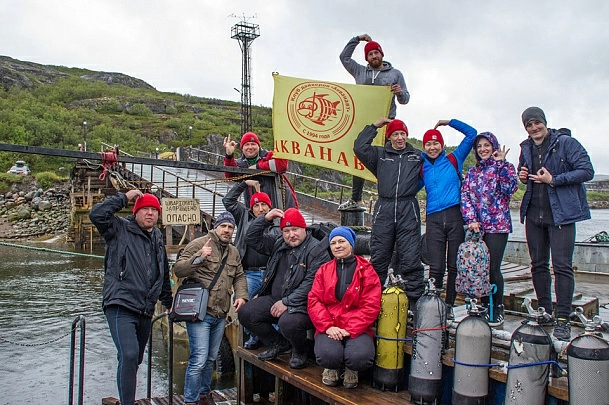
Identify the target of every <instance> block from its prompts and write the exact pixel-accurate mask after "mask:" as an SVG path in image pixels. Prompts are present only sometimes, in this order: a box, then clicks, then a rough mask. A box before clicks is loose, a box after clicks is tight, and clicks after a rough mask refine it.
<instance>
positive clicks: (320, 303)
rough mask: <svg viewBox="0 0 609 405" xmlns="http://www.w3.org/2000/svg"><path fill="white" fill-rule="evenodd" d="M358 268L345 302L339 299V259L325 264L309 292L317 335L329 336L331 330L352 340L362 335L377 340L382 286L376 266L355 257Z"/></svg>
mask: <svg viewBox="0 0 609 405" xmlns="http://www.w3.org/2000/svg"><path fill="white" fill-rule="evenodd" d="M355 258H356V260H357V264H356V267H355V273H354V274H353V281H352V282H351V285H349V288H347V291H346V292H345V295H344V296H343V300H342V301H338V299H337V298H336V295H335V290H336V283H337V282H338V276H337V274H336V262H337V261H336V259H334V260H331V261H329V262H326V263H324V264H323V265H322V266H321V267H320V268H319V270H317V273H316V274H315V280H314V281H313V286H312V287H311V291H310V292H309V302H308V310H309V317H310V318H311V321H313V325H315V329H316V332H315V334H317V333H325V332H326V330H328V328H329V327H331V326H337V327H339V328H342V329H345V330H347V331H348V332H349V333H350V334H351V337H352V338H355V337H358V336H359V335H361V334H362V333H367V334H369V335H370V336H374V330H373V328H372V324H373V323H374V321H375V320H376V318H377V317H378V315H379V312H380V311H381V282H380V280H379V277H378V275H377V274H376V271H374V269H373V268H372V264H370V262H369V261H368V260H366V259H364V258H363V257H361V256H355Z"/></svg>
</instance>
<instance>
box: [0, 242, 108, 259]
mask: <svg viewBox="0 0 609 405" xmlns="http://www.w3.org/2000/svg"><path fill="white" fill-rule="evenodd" d="M0 246H8V247H16V248H22V249H29V250H38V251H41V252H50V253H59V254H64V255H71V256H83V257H94V258H97V259H103V258H104V256H100V255H91V254H87V253H78V252H68V251H65V250H57V249H49V248H43V247H37V246H27V245H19V244H17V243H7V242H0Z"/></svg>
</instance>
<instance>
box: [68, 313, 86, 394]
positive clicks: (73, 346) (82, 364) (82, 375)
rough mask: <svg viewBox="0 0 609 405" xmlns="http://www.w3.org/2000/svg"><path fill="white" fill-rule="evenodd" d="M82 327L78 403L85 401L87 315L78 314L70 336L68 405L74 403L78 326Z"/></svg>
mask: <svg viewBox="0 0 609 405" xmlns="http://www.w3.org/2000/svg"><path fill="white" fill-rule="evenodd" d="M77 325H78V326H79V327H80V358H79V364H78V366H79V367H78V405H82V404H83V403H84V379H85V317H84V316H83V315H79V316H77V317H76V318H75V319H74V321H73V322H72V333H71V338H70V377H69V378H70V380H69V382H68V405H73V404H74V354H75V351H76V327H77Z"/></svg>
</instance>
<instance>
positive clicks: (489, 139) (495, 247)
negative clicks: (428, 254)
mask: <svg viewBox="0 0 609 405" xmlns="http://www.w3.org/2000/svg"><path fill="white" fill-rule="evenodd" d="M509 151H510V150H509V149H508V150H505V145H504V146H503V147H502V148H500V147H499V142H497V138H496V137H495V135H493V134H492V133H490V132H482V133H481V134H479V135H478V136H477V137H476V139H475V140H474V153H475V155H476V162H477V163H476V164H475V165H474V166H472V167H470V168H469V169H468V171H467V174H466V176H465V179H463V185H462V187H461V213H462V214H463V220H464V221H465V224H466V225H467V227H468V228H469V229H470V230H471V231H473V232H482V233H483V239H484V242H485V243H486V245H487V247H488V250H489V254H490V256H491V257H490V278H491V284H495V285H496V286H497V291H495V293H494V294H493V311H492V319H490V317H489V312H490V311H487V319H488V322H489V325H490V326H500V325H502V324H503V318H504V309H503V275H502V274H501V261H502V259H503V252H504V251H505V246H506V245H507V241H508V234H510V233H511V232H512V218H511V215H510V199H511V198H512V195H514V193H515V192H516V190H518V180H517V178H516V169H515V168H514V165H513V164H511V163H510V162H508V161H506V160H505V156H506V155H507V154H508V152H509ZM482 302H483V304H484V305H486V306H488V302H489V299H488V297H483V298H482Z"/></svg>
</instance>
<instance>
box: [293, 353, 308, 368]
mask: <svg viewBox="0 0 609 405" xmlns="http://www.w3.org/2000/svg"><path fill="white" fill-rule="evenodd" d="M306 366H307V353H302V354H301V353H296V352H295V351H292V357H291V358H290V368H294V369H299V368H305V367H306Z"/></svg>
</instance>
